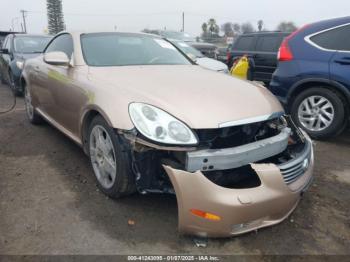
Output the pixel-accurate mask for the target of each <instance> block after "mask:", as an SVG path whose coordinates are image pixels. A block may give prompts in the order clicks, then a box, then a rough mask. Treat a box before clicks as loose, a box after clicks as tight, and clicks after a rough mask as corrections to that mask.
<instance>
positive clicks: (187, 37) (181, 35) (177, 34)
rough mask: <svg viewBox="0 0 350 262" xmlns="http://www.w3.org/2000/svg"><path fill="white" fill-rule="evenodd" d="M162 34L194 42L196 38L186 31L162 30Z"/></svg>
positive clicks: (170, 37)
mask: <svg viewBox="0 0 350 262" xmlns="http://www.w3.org/2000/svg"><path fill="white" fill-rule="evenodd" d="M161 35H162V36H163V37H165V38H169V39H176V40H182V41H186V42H194V41H195V39H194V38H193V37H192V36H190V35H189V34H187V33H184V32H174V31H162V32H161Z"/></svg>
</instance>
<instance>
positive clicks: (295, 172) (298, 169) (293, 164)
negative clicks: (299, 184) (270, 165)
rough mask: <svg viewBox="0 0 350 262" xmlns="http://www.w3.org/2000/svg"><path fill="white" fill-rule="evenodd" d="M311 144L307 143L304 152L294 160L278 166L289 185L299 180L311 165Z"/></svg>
mask: <svg viewBox="0 0 350 262" xmlns="http://www.w3.org/2000/svg"><path fill="white" fill-rule="evenodd" d="M311 152H312V148H311V142H309V141H306V142H305V147H304V150H303V151H302V152H301V153H299V154H298V155H297V156H296V157H295V158H294V159H293V160H291V161H288V162H287V163H284V164H281V165H278V167H279V169H280V170H281V173H282V176H283V180H284V182H285V183H286V184H287V185H289V184H291V183H293V182H295V181H296V180H298V179H299V178H300V177H301V176H302V175H304V173H305V172H306V170H307V169H308V168H309V166H310V164H311Z"/></svg>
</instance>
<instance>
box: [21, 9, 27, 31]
mask: <svg viewBox="0 0 350 262" xmlns="http://www.w3.org/2000/svg"><path fill="white" fill-rule="evenodd" d="M21 13H22V19H23V27H24V33H27V24H26V13H27V11H26V10H21Z"/></svg>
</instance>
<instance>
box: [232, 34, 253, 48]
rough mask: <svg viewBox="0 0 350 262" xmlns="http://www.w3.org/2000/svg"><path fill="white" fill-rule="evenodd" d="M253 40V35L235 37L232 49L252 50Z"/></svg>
mask: <svg viewBox="0 0 350 262" xmlns="http://www.w3.org/2000/svg"><path fill="white" fill-rule="evenodd" d="M253 42H254V36H242V37H241V38H239V39H237V41H236V44H235V46H234V48H233V49H235V50H238V51H249V50H252V46H253Z"/></svg>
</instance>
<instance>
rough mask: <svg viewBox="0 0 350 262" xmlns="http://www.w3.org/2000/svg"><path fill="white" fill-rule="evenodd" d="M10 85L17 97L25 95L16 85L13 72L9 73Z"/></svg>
mask: <svg viewBox="0 0 350 262" xmlns="http://www.w3.org/2000/svg"><path fill="white" fill-rule="evenodd" d="M9 85H10V88H11V89H12V91H13V93H14V94H15V96H21V95H23V93H22V92H21V90H19V88H18V86H17V85H16V82H15V77H14V76H13V74H12V72H9Z"/></svg>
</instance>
